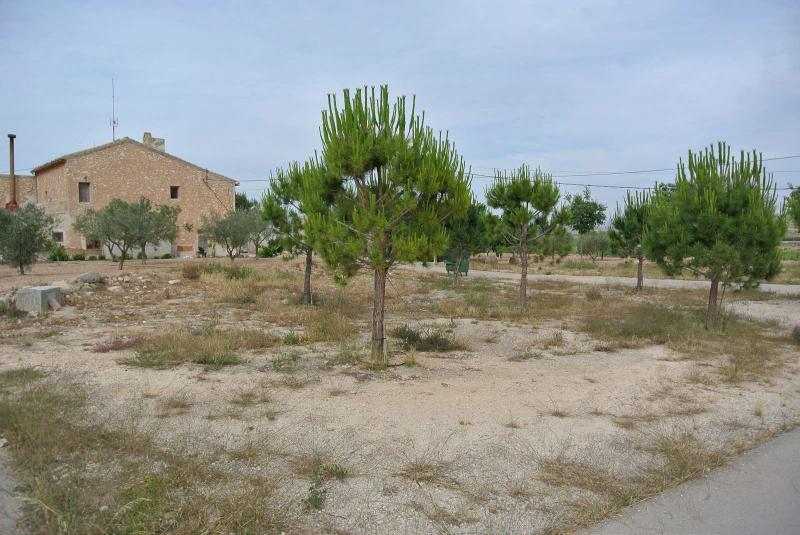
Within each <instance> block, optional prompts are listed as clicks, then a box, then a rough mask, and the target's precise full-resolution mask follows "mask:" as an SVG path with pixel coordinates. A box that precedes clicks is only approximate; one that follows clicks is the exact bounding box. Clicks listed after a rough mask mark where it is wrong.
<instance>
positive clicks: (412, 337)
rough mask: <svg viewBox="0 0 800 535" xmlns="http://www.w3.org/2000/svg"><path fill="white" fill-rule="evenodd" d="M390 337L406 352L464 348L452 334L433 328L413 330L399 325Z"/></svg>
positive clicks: (407, 326)
mask: <svg viewBox="0 0 800 535" xmlns="http://www.w3.org/2000/svg"><path fill="white" fill-rule="evenodd" d="M392 336H394V337H395V338H399V339H400V343H401V345H402V346H403V349H406V350H408V349H415V350H417V351H433V352H439V351H453V350H456V349H463V348H464V347H463V344H461V343H459V342H458V341H457V340H456V338H455V336H454V335H453V333H451V332H446V331H444V330H442V329H437V328H433V327H420V328H416V329H415V328H413V327H411V326H409V325H401V326H400V327H397V328H395V329H394V330H393V331H392Z"/></svg>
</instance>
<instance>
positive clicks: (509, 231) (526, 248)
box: [486, 164, 567, 305]
mask: <svg viewBox="0 0 800 535" xmlns="http://www.w3.org/2000/svg"><path fill="white" fill-rule="evenodd" d="M558 200H559V190H558V186H557V185H556V184H555V183H553V178H552V176H551V175H550V174H549V173H544V172H542V170H541V169H539V168H537V169H536V171H534V173H533V178H531V170H530V167H528V166H527V165H524V164H523V165H521V166H520V168H519V169H517V170H515V171H512V172H511V174H506V173H505V172H503V173H500V172H498V173H497V175H496V177H495V180H494V183H493V184H492V185H491V186H490V187H489V189H487V190H486V202H487V204H488V205H489V206H490V207H492V208H495V209H499V210H502V211H503V215H502V218H501V224H502V232H503V236H504V238H505V240H506V242H507V243H508V244H514V245H516V252H517V254H518V255H519V258H520V261H521V264H522V274H521V276H520V286H519V298H520V302H521V303H522V304H523V305H524V304H525V303H526V302H527V286H528V280H527V273H528V253H529V252H530V250H531V247H532V246H533V245H536V244H537V242H539V241H540V240H541V239H542V238H544V237H545V236H547V235H548V234H549V233H551V232H552V231H553V230H554V229H556V228H557V227H558V226H559V225H562V224H563V223H565V222H566V217H567V213H566V212H565V211H563V210H557V208H556V206H557V204H558Z"/></svg>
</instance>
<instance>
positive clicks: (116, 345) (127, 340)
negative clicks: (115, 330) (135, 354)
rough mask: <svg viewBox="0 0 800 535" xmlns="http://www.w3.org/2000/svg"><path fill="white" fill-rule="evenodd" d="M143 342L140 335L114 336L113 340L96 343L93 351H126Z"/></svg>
mask: <svg viewBox="0 0 800 535" xmlns="http://www.w3.org/2000/svg"><path fill="white" fill-rule="evenodd" d="M140 342H141V338H140V337H138V336H120V337H117V336H115V337H113V338H112V339H111V340H107V341H105V342H100V343H99V344H96V345H95V346H94V347H93V348H92V351H93V352H94V353H108V352H110V351H124V350H126V349H131V348H134V347H136V345H137V344H139V343H140Z"/></svg>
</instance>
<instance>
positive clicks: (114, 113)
mask: <svg viewBox="0 0 800 535" xmlns="http://www.w3.org/2000/svg"><path fill="white" fill-rule="evenodd" d="M109 123H110V124H111V141H116V140H117V127H118V126H119V121H118V120H117V110H116V92H115V88H114V78H113V77H112V78H111V121H109Z"/></svg>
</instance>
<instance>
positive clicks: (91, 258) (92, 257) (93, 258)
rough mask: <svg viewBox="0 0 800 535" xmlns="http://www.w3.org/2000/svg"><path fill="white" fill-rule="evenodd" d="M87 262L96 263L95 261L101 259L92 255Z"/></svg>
mask: <svg viewBox="0 0 800 535" xmlns="http://www.w3.org/2000/svg"><path fill="white" fill-rule="evenodd" d="M87 260H90V261H95V260H99V259H98V258H97V256H95V255H91V256H90V257H89V258H87Z"/></svg>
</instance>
